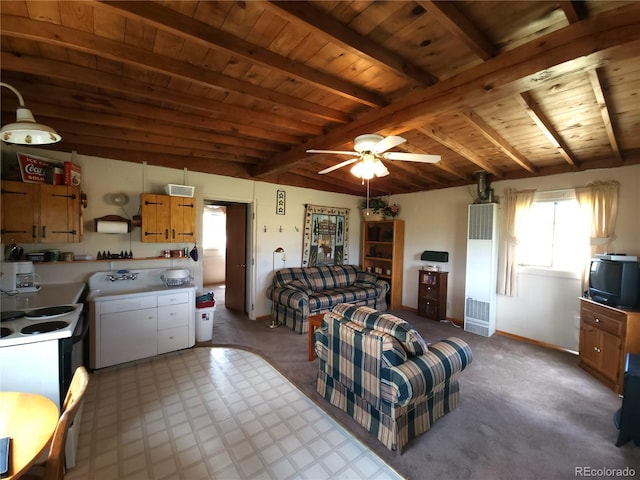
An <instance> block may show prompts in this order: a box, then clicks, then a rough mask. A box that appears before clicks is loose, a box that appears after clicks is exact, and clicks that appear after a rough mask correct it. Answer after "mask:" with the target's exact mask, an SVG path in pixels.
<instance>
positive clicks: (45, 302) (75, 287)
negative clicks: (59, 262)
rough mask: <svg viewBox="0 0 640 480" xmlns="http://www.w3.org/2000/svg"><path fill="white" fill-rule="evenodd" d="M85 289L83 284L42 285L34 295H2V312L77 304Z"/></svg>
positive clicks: (0, 300)
mask: <svg viewBox="0 0 640 480" xmlns="http://www.w3.org/2000/svg"><path fill="white" fill-rule="evenodd" d="M85 288H86V284H85V283H84V282H76V283H54V284H47V285H42V286H41V287H40V291H39V292H36V293H17V294H15V295H6V294H3V295H2V297H1V298H0V302H2V303H1V305H0V308H1V309H2V311H5V312H6V311H9V310H28V309H32V308H41V307H52V306H55V305H71V304H74V303H78V302H79V301H80V298H81V297H82V293H83V292H84V289H85Z"/></svg>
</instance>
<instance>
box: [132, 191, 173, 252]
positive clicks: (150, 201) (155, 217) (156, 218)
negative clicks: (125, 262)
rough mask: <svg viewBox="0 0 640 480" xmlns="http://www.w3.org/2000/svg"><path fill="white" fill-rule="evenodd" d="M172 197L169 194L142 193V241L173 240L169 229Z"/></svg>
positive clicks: (159, 241)
mask: <svg viewBox="0 0 640 480" xmlns="http://www.w3.org/2000/svg"><path fill="white" fill-rule="evenodd" d="M170 198H171V197H169V196H168V195H155V194H153V193H143V194H141V196H140V206H141V213H142V229H141V237H140V241H141V242H150V243H152V242H155V243H167V242H171V239H170V238H169V229H170V228H171V203H170V200H169V199H170Z"/></svg>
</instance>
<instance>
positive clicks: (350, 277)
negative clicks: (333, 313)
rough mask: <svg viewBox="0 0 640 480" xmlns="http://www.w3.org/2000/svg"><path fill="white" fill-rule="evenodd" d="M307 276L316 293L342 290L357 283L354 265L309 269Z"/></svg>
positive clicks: (324, 266) (323, 266)
mask: <svg viewBox="0 0 640 480" xmlns="http://www.w3.org/2000/svg"><path fill="white" fill-rule="evenodd" d="M306 273H307V276H308V279H309V282H310V284H311V288H313V290H314V291H316V292H320V291H323V290H326V289H329V288H340V287H346V286H348V285H352V284H353V283H354V282H355V281H356V277H357V270H356V267H354V266H353V265H330V266H329V265H322V266H317V267H311V268H307V272H306Z"/></svg>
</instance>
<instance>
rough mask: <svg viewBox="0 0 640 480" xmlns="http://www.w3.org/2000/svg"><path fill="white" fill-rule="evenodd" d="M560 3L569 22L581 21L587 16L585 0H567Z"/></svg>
mask: <svg viewBox="0 0 640 480" xmlns="http://www.w3.org/2000/svg"><path fill="white" fill-rule="evenodd" d="M559 4H560V8H561V9H562V11H563V12H564V15H565V17H567V22H569V23H576V22H579V21H580V20H582V19H584V18H586V16H587V15H586V9H585V6H584V1H575V0H574V1H569V0H565V1H561V2H559Z"/></svg>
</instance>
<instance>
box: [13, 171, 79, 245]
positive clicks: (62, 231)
mask: <svg viewBox="0 0 640 480" xmlns="http://www.w3.org/2000/svg"><path fill="white" fill-rule="evenodd" d="M80 196H81V191H80V187H72V186H67V185H49V184H44V183H23V182H13V181H7V180H5V181H3V182H2V242H3V243H9V244H10V243H77V242H80V241H81V239H82V228H81V227H82V216H81V208H80Z"/></svg>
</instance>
